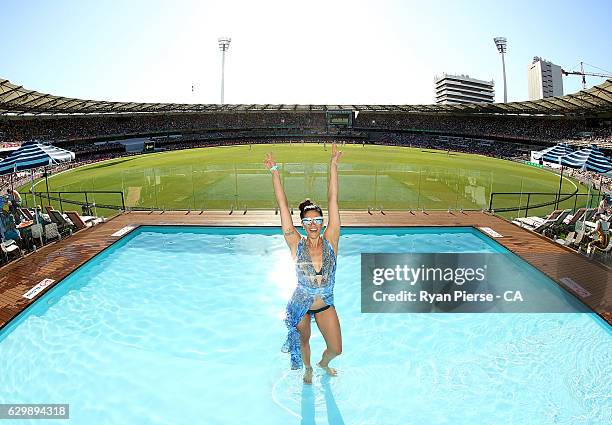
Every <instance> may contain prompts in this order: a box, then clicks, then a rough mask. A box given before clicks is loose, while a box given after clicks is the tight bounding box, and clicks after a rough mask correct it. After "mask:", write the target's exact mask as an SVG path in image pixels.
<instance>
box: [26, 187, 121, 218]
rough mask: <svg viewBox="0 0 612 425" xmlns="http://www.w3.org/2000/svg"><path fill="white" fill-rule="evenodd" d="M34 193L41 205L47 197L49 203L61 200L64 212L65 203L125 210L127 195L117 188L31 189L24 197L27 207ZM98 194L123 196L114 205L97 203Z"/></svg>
mask: <svg viewBox="0 0 612 425" xmlns="http://www.w3.org/2000/svg"><path fill="white" fill-rule="evenodd" d="M32 195H34V197H35V198H36V197H38V199H39V201H40V203H39V205H41V206H42V205H43V199H46V200H47V201H48V203H49V204H50V203H51V201H56V202H59V209H60V211H61V212H62V213H63V212H64V204H68V205H78V206H81V207H85V208H87V209H89V210H91V208H103V209H110V210H119V211H125V197H124V195H123V192H122V191H120V190H116V191H115V190H81V191H49V192H47V191H44V192H36V191H34V192H32V191H29V194H28V195H27V196H24V197H23V198H24V200H25V204H26V207H30V205H29V204H28V203H29V202H30V201H31V198H32ZM52 195H53V196H52ZM62 195H64V197H63V198H62ZM66 195H82V196H83V201H78V200H75V199H70V198H67V197H66ZM96 195H119V196H120V197H121V204H120V205H114V204H106V203H103V204H100V203H96V202H95V196H96Z"/></svg>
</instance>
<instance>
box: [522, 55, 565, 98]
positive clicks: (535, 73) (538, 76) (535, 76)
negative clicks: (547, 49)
mask: <svg viewBox="0 0 612 425" xmlns="http://www.w3.org/2000/svg"><path fill="white" fill-rule="evenodd" d="M527 79H528V83H529V100H537V99H544V98H545V97H552V96H563V78H562V75H561V67H560V66H559V65H555V64H554V63H552V62H549V61H547V60H544V59H542V58H540V57H538V56H536V57H534V58H533V62H531V64H530V65H529V70H528V74H527Z"/></svg>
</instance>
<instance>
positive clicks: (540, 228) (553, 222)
mask: <svg viewBox="0 0 612 425" xmlns="http://www.w3.org/2000/svg"><path fill="white" fill-rule="evenodd" d="M570 211H571V210H564V211H561V213H560V214H558V215H556V217H555V218H551V219H548V220H545V221H544V222H543V223H541V224H539V225H537V226H535V227H530V226H523V227H526V228H529V229H530V230H533V231H534V232H536V233H544V231H545V230H548V229H552V228H553V226H558V225H559V223H563V220H564V219H565V217H567V215H568V214H569V213H570Z"/></svg>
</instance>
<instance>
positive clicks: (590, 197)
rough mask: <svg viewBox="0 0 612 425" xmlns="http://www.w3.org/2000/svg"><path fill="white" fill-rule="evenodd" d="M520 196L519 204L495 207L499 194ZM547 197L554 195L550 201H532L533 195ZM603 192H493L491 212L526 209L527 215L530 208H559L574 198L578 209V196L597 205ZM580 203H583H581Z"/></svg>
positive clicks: (490, 200)
mask: <svg viewBox="0 0 612 425" xmlns="http://www.w3.org/2000/svg"><path fill="white" fill-rule="evenodd" d="M509 195H511V196H519V197H520V200H519V204H518V205H517V206H514V207H500V208H495V206H494V199H495V197H496V196H497V197H498V198H499V197H501V196H509ZM524 196H526V197H527V201H526V202H525V204H524V205H522V199H523V197H524ZM535 196H538V197H545V196H550V197H554V199H552V200H550V201H544V202H542V201H536V203H535V204H534V203H532V197H535ZM602 196H603V195H602V194H596V193H590V194H589V193H578V189H576V190H575V191H574V192H573V193H561V194H559V193H558V192H492V193H491V195H490V197H489V209H488V210H489V211H490V212H496V213H502V212H503V213H505V212H515V211H525V217H527V215H528V214H529V210H534V209H537V208H544V207H550V206H553V205H554V208H555V209H557V208H558V207H559V205H560V204H562V203H564V202H566V201H570V202H571V199H572V198H573V207H572V211H576V207H577V206H578V205H579V204H578V198H581V197H586V200H585V202H584V203H585V204H588V207H595V206H597V205H598V204H599V201H600V200H601V198H602ZM580 205H582V203H580Z"/></svg>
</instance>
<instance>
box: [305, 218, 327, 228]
mask: <svg viewBox="0 0 612 425" xmlns="http://www.w3.org/2000/svg"><path fill="white" fill-rule="evenodd" d="M313 221H314V224H323V217H315V218H311V217H306V218H303V219H302V224H304V225H306V226H309V225H310V223H312V222H313Z"/></svg>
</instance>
